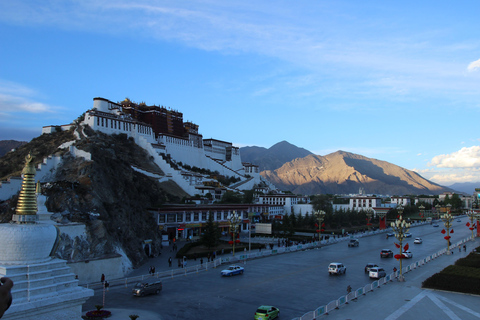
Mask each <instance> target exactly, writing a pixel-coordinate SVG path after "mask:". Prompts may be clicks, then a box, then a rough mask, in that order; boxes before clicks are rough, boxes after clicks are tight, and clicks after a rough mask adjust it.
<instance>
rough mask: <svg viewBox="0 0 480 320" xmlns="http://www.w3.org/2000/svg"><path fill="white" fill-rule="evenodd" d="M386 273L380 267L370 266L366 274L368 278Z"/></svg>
mask: <svg viewBox="0 0 480 320" xmlns="http://www.w3.org/2000/svg"><path fill="white" fill-rule="evenodd" d="M386 275H387V273H386V272H385V270H384V269H383V268H380V267H373V268H370V271H369V273H368V276H369V277H370V279H380V278H383V277H385V276H386Z"/></svg>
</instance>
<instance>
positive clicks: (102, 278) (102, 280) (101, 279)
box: [100, 273, 105, 283]
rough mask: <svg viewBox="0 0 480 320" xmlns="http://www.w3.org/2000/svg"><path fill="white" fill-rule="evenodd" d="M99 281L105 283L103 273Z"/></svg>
mask: <svg viewBox="0 0 480 320" xmlns="http://www.w3.org/2000/svg"><path fill="white" fill-rule="evenodd" d="M100 281H101V282H102V283H104V282H105V275H104V274H103V273H102V277H101V278H100Z"/></svg>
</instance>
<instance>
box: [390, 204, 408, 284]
mask: <svg viewBox="0 0 480 320" xmlns="http://www.w3.org/2000/svg"><path fill="white" fill-rule="evenodd" d="M397 211H398V212H399V216H398V219H397V220H395V222H392V224H391V227H392V229H393V231H395V238H397V240H398V242H400V245H398V244H395V246H396V247H397V248H400V254H398V255H397V254H396V255H395V258H396V259H398V260H400V274H399V276H398V281H405V277H404V276H403V274H402V260H403V258H404V255H403V252H402V250H403V248H402V245H403V240H404V239H405V233H407V232H408V230H409V229H410V223H408V222H407V221H405V220H403V217H402V214H403V207H402V206H401V205H400V206H399V207H398V208H397Z"/></svg>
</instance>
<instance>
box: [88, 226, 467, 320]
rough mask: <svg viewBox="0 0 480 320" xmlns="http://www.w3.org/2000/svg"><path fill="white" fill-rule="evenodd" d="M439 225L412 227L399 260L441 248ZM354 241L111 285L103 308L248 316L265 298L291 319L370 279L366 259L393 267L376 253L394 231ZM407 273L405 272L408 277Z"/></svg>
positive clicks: (463, 232)
mask: <svg viewBox="0 0 480 320" xmlns="http://www.w3.org/2000/svg"><path fill="white" fill-rule="evenodd" d="M465 223H466V219H465V218H463V219H462V222H456V220H455V221H454V223H453V227H454V229H455V233H454V234H452V243H455V242H457V241H459V240H461V239H464V238H466V237H468V236H470V235H471V232H470V230H468V228H467V227H465ZM441 230H442V224H441V223H440V227H439V228H435V227H433V226H432V225H424V226H420V227H415V228H412V229H411V230H410V232H411V233H412V235H413V237H412V238H408V239H407V240H406V241H405V242H404V245H405V244H406V243H408V244H409V247H410V248H409V250H410V251H411V252H412V253H413V258H412V259H408V260H404V266H405V265H407V264H409V263H413V262H415V261H417V260H420V259H423V258H425V257H426V256H428V255H430V254H433V253H435V252H437V251H439V250H440V249H442V248H445V247H446V240H444V239H443V235H442V234H441ZM416 237H421V238H422V239H423V243H422V244H413V241H414V239H415V238H416ZM359 241H360V245H359V247H354V248H349V247H347V242H340V243H337V244H333V245H328V246H325V247H322V248H320V249H312V250H308V251H302V252H295V253H287V254H281V255H276V256H271V257H268V258H260V259H255V260H251V261H247V262H246V263H245V264H242V266H243V267H245V273H244V274H243V275H237V276H233V277H221V276H220V271H221V270H222V268H226V267H227V266H228V265H223V266H221V267H218V268H217V269H211V270H209V271H207V272H200V273H198V274H191V275H187V276H180V277H176V278H173V279H165V280H164V281H163V291H162V292H161V293H160V294H159V295H158V296H157V295H150V296H146V297H142V298H138V297H133V296H132V294H131V286H130V287H128V288H124V287H115V288H110V290H109V291H108V292H107V293H106V298H105V299H106V303H105V309H107V310H108V309H109V307H111V308H123V309H132V310H148V311H151V312H155V313H157V314H158V319H164V320H169V319H214V318H217V319H251V318H253V315H254V312H255V309H256V308H257V307H258V306H260V305H262V304H266V305H274V306H276V307H278V308H279V309H280V311H281V316H280V318H281V319H293V318H295V317H299V316H301V315H303V314H304V313H306V312H308V311H311V310H314V309H316V308H317V307H319V306H321V305H325V304H327V303H329V302H330V301H332V300H336V299H338V298H339V297H340V296H342V295H345V294H346V292H347V287H348V286H351V287H352V288H353V290H355V289H357V288H359V287H362V286H364V285H365V284H367V283H370V282H371V281H373V280H370V279H369V277H368V274H366V273H365V272H364V267H365V265H366V264H367V263H370V262H373V263H376V264H378V265H379V266H381V267H384V269H385V270H386V271H387V272H388V273H390V272H391V271H392V270H393V268H394V267H396V268H397V269H398V267H399V263H398V261H397V260H396V259H393V258H380V250H381V249H384V248H386V249H391V250H393V251H394V253H398V250H399V249H397V248H395V245H394V242H396V239H395V238H394V237H390V238H388V239H386V236H385V234H380V235H376V236H370V237H364V238H360V239H359ZM467 245H468V243H467ZM469 249H470V248H469ZM453 252H454V255H458V254H462V255H463V256H465V255H466V253H459V252H458V248H456V249H454V250H453ZM330 262H342V263H343V264H345V266H346V268H347V272H346V274H345V275H339V276H335V275H334V276H329V274H328V271H327V267H328V264H329V263H330ZM422 268H424V269H426V268H428V265H425V266H424V267H422ZM412 272H415V271H412ZM408 277H409V274H407V275H406V280H407V281H408ZM95 304H102V291H101V290H96V292H95V297H93V298H91V299H89V300H88V301H87V303H86V304H85V305H84V307H83V310H84V311H87V310H93V309H95V307H94V305H95ZM113 319H115V317H113ZM139 320H141V318H139Z"/></svg>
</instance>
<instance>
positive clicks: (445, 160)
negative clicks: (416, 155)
mask: <svg viewBox="0 0 480 320" xmlns="http://www.w3.org/2000/svg"><path fill="white" fill-rule="evenodd" d="M428 165H429V166H436V167H438V168H473V167H480V146H473V147H470V148H462V149H460V150H459V151H456V152H453V153H451V154H442V155H438V156H436V157H434V158H433V159H432V161H431V162H430V163H429V164H428Z"/></svg>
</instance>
